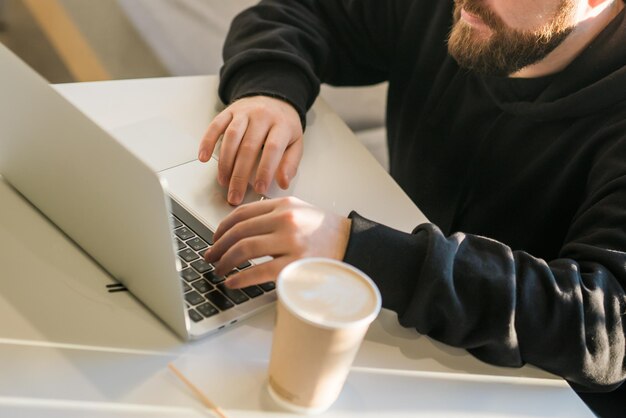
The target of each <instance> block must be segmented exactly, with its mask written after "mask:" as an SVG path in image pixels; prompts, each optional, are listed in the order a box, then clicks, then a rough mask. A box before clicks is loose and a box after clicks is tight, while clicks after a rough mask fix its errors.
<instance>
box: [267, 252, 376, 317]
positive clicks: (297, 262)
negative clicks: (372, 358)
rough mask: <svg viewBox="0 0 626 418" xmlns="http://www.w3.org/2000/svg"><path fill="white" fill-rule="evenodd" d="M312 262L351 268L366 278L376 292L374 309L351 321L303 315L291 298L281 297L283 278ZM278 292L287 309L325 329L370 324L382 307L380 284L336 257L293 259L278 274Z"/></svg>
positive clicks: (374, 292)
mask: <svg viewBox="0 0 626 418" xmlns="http://www.w3.org/2000/svg"><path fill="white" fill-rule="evenodd" d="M310 263H324V264H333V265H336V266H338V267H341V268H343V269H346V270H349V271H351V272H353V273H354V274H356V275H357V276H359V277H360V278H361V279H362V280H364V281H365V282H366V283H367V284H368V285H369V287H370V290H371V291H372V293H373V294H374V297H375V298H376V301H375V303H374V308H373V309H372V311H371V312H370V313H369V314H368V315H366V316H364V317H363V318H360V319H358V320H356V321H350V322H344V321H332V320H330V321H324V322H320V321H319V320H316V319H313V318H310V317H309V316H307V315H303V314H302V313H301V312H298V310H297V309H296V308H295V307H294V306H293V305H292V303H291V301H290V300H289V299H286V298H281V294H282V293H284V290H283V284H282V283H283V280H281V278H282V277H284V276H286V275H287V274H289V272H290V271H291V270H293V269H296V268H298V267H300V266H301V265H303V264H310ZM276 293H277V295H278V298H279V299H280V301H281V302H282V304H283V306H284V307H285V308H286V309H287V310H289V312H291V313H292V314H293V315H295V316H296V317H298V318H300V319H302V320H303V321H305V322H308V323H310V324H312V325H315V326H317V327H320V328H325V329H347V328H353V327H354V328H356V327H360V326H363V325H364V324H368V325H369V324H370V323H371V322H372V321H374V319H376V317H377V316H378V314H379V313H380V309H381V307H382V297H381V295H380V290H378V286H376V283H374V281H373V280H372V279H371V278H370V277H369V276H368V275H367V274H365V273H364V272H362V271H361V270H359V269H358V268H356V267H354V266H352V265H350V264H348V263H346V262H344V261H339V260H335V259H332V258H327V257H305V258H301V259H298V260H295V261H292V262H291V263H289V264H287V265H286V266H285V267H284V268H283V269H282V270H281V272H280V273H279V274H278V278H277V279H276Z"/></svg>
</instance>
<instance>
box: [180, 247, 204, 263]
mask: <svg viewBox="0 0 626 418" xmlns="http://www.w3.org/2000/svg"><path fill="white" fill-rule="evenodd" d="M178 256H179V257H180V258H182V259H183V260H185V261H186V262H190V261H193V260H197V259H198V258H200V257H198V254H196V253H195V252H194V251H193V250H192V249H191V248H187V249H186V250H182V251H180V252H179V253H178Z"/></svg>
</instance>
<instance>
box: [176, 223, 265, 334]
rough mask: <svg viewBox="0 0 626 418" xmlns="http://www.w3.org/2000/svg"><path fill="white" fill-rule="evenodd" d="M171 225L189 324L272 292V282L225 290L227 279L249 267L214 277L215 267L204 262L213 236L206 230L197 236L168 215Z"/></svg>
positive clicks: (249, 264)
mask: <svg viewBox="0 0 626 418" xmlns="http://www.w3.org/2000/svg"><path fill="white" fill-rule="evenodd" d="M171 222H172V225H173V236H174V243H175V245H176V251H177V254H178V265H177V269H178V272H179V274H180V277H181V280H182V282H183V290H184V294H185V302H186V305H187V314H188V316H189V318H190V319H191V320H192V321H194V322H199V321H202V320H203V319H205V318H210V317H212V316H213V315H216V314H218V313H219V312H220V311H226V310H228V309H231V308H233V307H234V306H236V305H240V304H242V303H246V302H248V301H250V300H252V299H254V298H256V297H259V296H261V295H262V294H264V293H268V292H273V291H274V289H275V284H274V282H268V283H263V284H260V285H258V286H256V285H255V286H250V287H246V288H243V289H229V288H228V287H226V286H225V285H224V280H226V277H228V276H229V275H231V274H235V273H237V272H238V271H241V270H245V269H247V268H249V267H251V266H252V264H251V263H250V262H249V261H246V262H244V263H242V264H240V265H239V266H237V267H236V268H234V269H233V270H231V271H230V272H229V273H227V274H226V275H225V276H217V275H216V274H215V267H214V266H213V265H212V264H210V263H207V262H206V261H204V252H205V251H206V249H207V248H208V247H209V246H211V245H213V232H212V231H210V230H208V229H206V230H204V231H202V233H201V234H198V233H196V232H195V231H193V230H192V229H191V228H190V227H189V226H188V225H186V224H185V223H183V221H182V220H181V219H180V218H178V217H176V216H174V215H171Z"/></svg>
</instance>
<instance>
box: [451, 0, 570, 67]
mask: <svg viewBox="0 0 626 418" xmlns="http://www.w3.org/2000/svg"><path fill="white" fill-rule="evenodd" d="M454 3H455V7H454V25H453V26H452V31H451V32H450V37H449V39H448V51H449V52H450V55H452V57H454V59H456V61H457V62H458V63H459V65H460V66H461V67H464V68H468V69H471V70H474V71H476V72H478V73H481V74H489V75H499V76H505V75H510V74H512V73H514V72H516V71H518V70H521V69H522V68H524V67H526V66H528V65H531V64H534V63H536V62H538V61H540V60H541V59H543V58H544V57H546V56H547V55H548V54H549V53H550V52H552V51H553V50H554V49H555V48H556V47H557V46H559V45H560V44H561V42H563V40H564V39H565V38H566V37H567V35H569V34H570V32H571V31H572V29H573V21H574V14H575V11H576V2H575V0H539V1H537V0H502V1H500V0H455V2H454Z"/></svg>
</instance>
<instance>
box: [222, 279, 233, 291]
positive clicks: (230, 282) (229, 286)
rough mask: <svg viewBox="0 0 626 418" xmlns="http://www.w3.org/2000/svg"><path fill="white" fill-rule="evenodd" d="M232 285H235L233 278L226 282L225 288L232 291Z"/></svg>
mask: <svg viewBox="0 0 626 418" xmlns="http://www.w3.org/2000/svg"><path fill="white" fill-rule="evenodd" d="M232 285H233V279H232V278H231V277H229V278H227V279H226V280H224V286H226V287H227V288H229V289H232Z"/></svg>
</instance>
